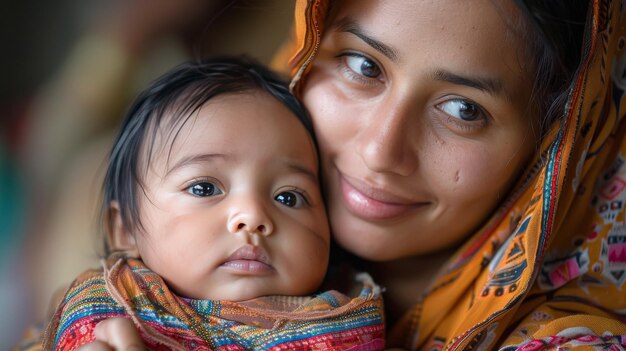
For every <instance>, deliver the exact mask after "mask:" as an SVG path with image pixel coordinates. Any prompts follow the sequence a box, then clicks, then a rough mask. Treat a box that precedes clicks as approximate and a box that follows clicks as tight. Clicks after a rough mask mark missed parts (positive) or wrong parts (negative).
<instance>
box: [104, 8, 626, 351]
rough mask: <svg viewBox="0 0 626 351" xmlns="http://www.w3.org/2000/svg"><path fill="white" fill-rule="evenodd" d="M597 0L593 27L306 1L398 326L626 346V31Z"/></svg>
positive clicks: (536, 343)
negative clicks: (625, 112) (624, 105)
mask: <svg viewBox="0 0 626 351" xmlns="http://www.w3.org/2000/svg"><path fill="white" fill-rule="evenodd" d="M561 3H562V4H561ZM588 5H589V14H590V17H589V21H588V25H587V31H586V34H585V35H586V36H585V40H584V41H583V40H582V39H581V37H580V36H577V35H576V32H577V31H578V32H580V31H582V29H583V25H582V21H583V19H584V18H585V11H586V9H587V4H578V7H579V8H580V9H577V4H576V3H574V2H571V1H558V2H557V1H550V2H546V3H545V4H544V3H542V2H536V3H535V2H532V1H525V2H524V1H518V2H515V3H514V2H512V1H510V2H504V1H499V2H495V1H489V0H473V1H463V2H460V1H452V0H445V1H436V2H435V1H433V2H426V1H419V2H418V1H413V0H406V1H404V0H403V1H400V0H394V1H393V2H392V1H388V2H384V1H368V2H362V1H357V0H345V1H340V2H338V3H333V5H332V6H329V4H328V2H327V1H322V0H310V1H308V2H307V1H299V2H297V6H296V18H297V23H296V24H297V29H298V32H297V33H298V38H299V43H300V47H299V51H298V54H297V55H296V56H295V58H294V60H293V61H292V62H293V63H294V71H293V74H294V81H293V82H294V83H293V84H294V88H295V89H296V91H297V92H299V93H300V94H301V96H302V99H303V101H304V102H305V104H306V106H307V108H308V109H309V110H310V112H311V115H312V117H313V119H314V122H315V128H316V133H317V137H318V140H319V143H320V148H321V153H322V164H323V172H324V175H325V185H326V193H327V201H328V206H329V216H330V219H331V224H332V229H333V234H334V236H335V238H336V240H337V242H338V243H339V244H340V245H341V246H342V247H343V248H345V249H347V250H348V251H350V252H353V253H355V254H356V255H358V256H360V257H362V258H363V259H365V260H366V261H377V262H378V263H376V264H372V265H371V266H370V265H366V266H367V267H368V269H369V268H372V267H373V268H374V272H373V275H374V277H375V278H376V279H378V280H380V282H381V283H382V284H383V285H385V286H387V287H388V290H387V295H386V303H387V304H388V306H389V307H390V311H389V313H390V318H389V323H388V324H389V326H390V327H391V328H390V337H389V344H388V345H389V346H396V347H404V348H407V349H427V350H440V349H443V348H445V349H454V350H461V349H468V350H473V349H481V350H484V349H517V348H524V349H540V348H546V349H547V348H556V347H574V346H579V347H580V346H585V347H588V348H590V349H592V348H594V347H599V348H605V349H608V348H610V347H614V348H615V349H617V348H618V347H624V346H625V344H626V326H625V325H624V320H625V317H624V311H625V310H626V296H625V294H624V293H623V291H622V290H621V289H622V287H623V285H624V282H625V281H626V259H625V258H624V257H625V254H624V252H626V251H625V250H626V245H625V244H624V243H625V242H626V227H625V226H624V221H625V218H624V213H625V211H624V202H625V201H626V191H625V189H626V181H625V180H626V165H625V162H624V159H625V156H624V152H625V151H626V141H625V140H624V133H625V128H626V125H625V123H624V122H623V118H622V112H621V107H622V106H621V105H622V101H623V91H624V87H625V84H624V82H623V76H624V75H623V74H624V72H625V69H624V67H625V65H626V64H625V63H624V62H626V61H625V60H624V59H623V52H624V48H625V46H626V39H625V38H624V37H622V36H623V35H624V34H625V33H626V31H625V30H624V28H623V27H622V23H621V17H622V15H623V12H622V10H621V8H620V4H619V3H618V2H616V1H614V2H611V1H599V0H598V1H594V2H591V3H590V4H588ZM559 6H560V7H561V8H559ZM581 43H583V44H581ZM581 46H582V48H581ZM581 52H582V55H581ZM563 111H565V113H563ZM381 272H384V274H381ZM431 279H432V281H431ZM401 312H406V313H405V314H404V317H402V318H398V314H400V313H401ZM119 327H120V325H119V324H115V323H111V324H107V325H104V326H103V327H102V329H101V333H102V334H103V335H101V337H102V338H103V339H104V340H108V341H111V336H110V335H113V337H114V338H116V337H117V336H120V334H119V333H116V332H112V333H110V329H109V328H119ZM127 332H132V331H129V330H128V329H124V333H127ZM107 338H108V339H107ZM122 339H123V338H122ZM131 339H132V338H131ZM131 343H132V342H131ZM94 347H95V345H94Z"/></svg>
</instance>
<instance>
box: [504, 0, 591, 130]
mask: <svg viewBox="0 0 626 351" xmlns="http://www.w3.org/2000/svg"><path fill="white" fill-rule="evenodd" d="M515 2H516V3H517V5H518V6H519V7H520V8H521V9H522V12H523V13H524V14H525V15H526V18H527V19H528V20H527V21H525V22H526V24H527V25H526V26H525V27H526V28H525V29H527V32H526V33H525V35H526V36H527V39H528V40H527V42H528V43H529V44H528V45H530V47H529V49H530V53H531V55H530V57H531V60H533V62H531V65H532V67H534V70H535V72H536V76H535V79H534V82H535V83H534V87H533V95H532V99H531V103H533V105H534V106H536V107H537V109H538V111H537V112H539V114H540V116H542V118H541V125H540V128H541V130H540V132H541V135H542V136H543V135H545V133H546V132H547V130H548V128H549V127H550V126H551V125H552V123H553V122H555V121H556V120H558V119H559V118H560V117H561V116H562V115H563V112H564V108H565V103H566V101H567V97H568V95H569V90H570V89H569V88H570V87H571V84H572V83H573V79H574V78H575V76H576V72H577V70H578V66H579V65H580V61H581V57H582V53H583V50H584V48H585V44H584V43H583V36H584V33H585V24H586V22H587V10H588V7H589V4H590V1H589V0H515Z"/></svg>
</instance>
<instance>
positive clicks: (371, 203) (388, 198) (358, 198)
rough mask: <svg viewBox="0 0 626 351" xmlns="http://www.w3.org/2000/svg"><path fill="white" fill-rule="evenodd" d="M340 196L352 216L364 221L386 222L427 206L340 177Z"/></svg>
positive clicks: (357, 181)
mask: <svg viewBox="0 0 626 351" xmlns="http://www.w3.org/2000/svg"><path fill="white" fill-rule="evenodd" d="M340 186H341V195H342V197H343V201H344V203H345V204H346V207H347V208H348V211H350V212H351V213H352V214H354V215H356V216H358V217H361V218H363V219H366V220H388V219H393V218H397V217H400V216H402V215H404V214H406V213H407V212H409V211H411V210H412V209H415V208H417V207H421V206H424V205H427V204H428V203H427V202H411V201H410V200H406V199H402V198H400V197H398V196H395V195H393V194H390V193H388V192H385V191H383V190H379V189H375V188H372V187H370V186H369V185H367V184H364V183H363V182H361V181H359V180H356V179H352V178H350V179H348V178H347V177H345V176H343V175H340Z"/></svg>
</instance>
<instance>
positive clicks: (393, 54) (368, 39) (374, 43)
mask: <svg viewBox="0 0 626 351" xmlns="http://www.w3.org/2000/svg"><path fill="white" fill-rule="evenodd" d="M333 27H335V28H336V30H337V32H346V33H351V34H354V35H356V36H357V37H359V38H360V39H361V40H363V41H364V42H365V43H366V44H367V45H369V46H371V47H372V48H374V50H376V51H378V52H380V53H381V54H383V55H385V56H386V57H388V58H389V59H390V60H391V61H393V62H398V54H397V51H396V50H395V49H394V48H392V47H391V46H389V45H387V44H384V43H383V42H381V41H380V40H376V39H374V38H373V37H372V36H371V35H369V34H366V33H365V31H363V29H362V28H361V26H359V24H358V23H357V22H356V21H355V20H353V19H352V18H350V17H344V18H342V19H340V20H339V21H337V22H336V23H335V25H334V26H333Z"/></svg>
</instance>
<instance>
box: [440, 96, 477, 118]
mask: <svg viewBox="0 0 626 351" xmlns="http://www.w3.org/2000/svg"><path fill="white" fill-rule="evenodd" d="M437 107H438V108H439V109H440V110H441V111H443V112H445V113H447V114H448V115H450V116H452V117H454V118H457V119H461V120H463V121H467V122H472V121H476V120H479V119H482V118H484V115H483V111H482V110H481V108H480V107H479V106H478V105H476V104H475V103H472V102H470V101H467V100H463V99H452V100H448V101H444V102H442V103H440V104H439V105H437Z"/></svg>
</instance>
